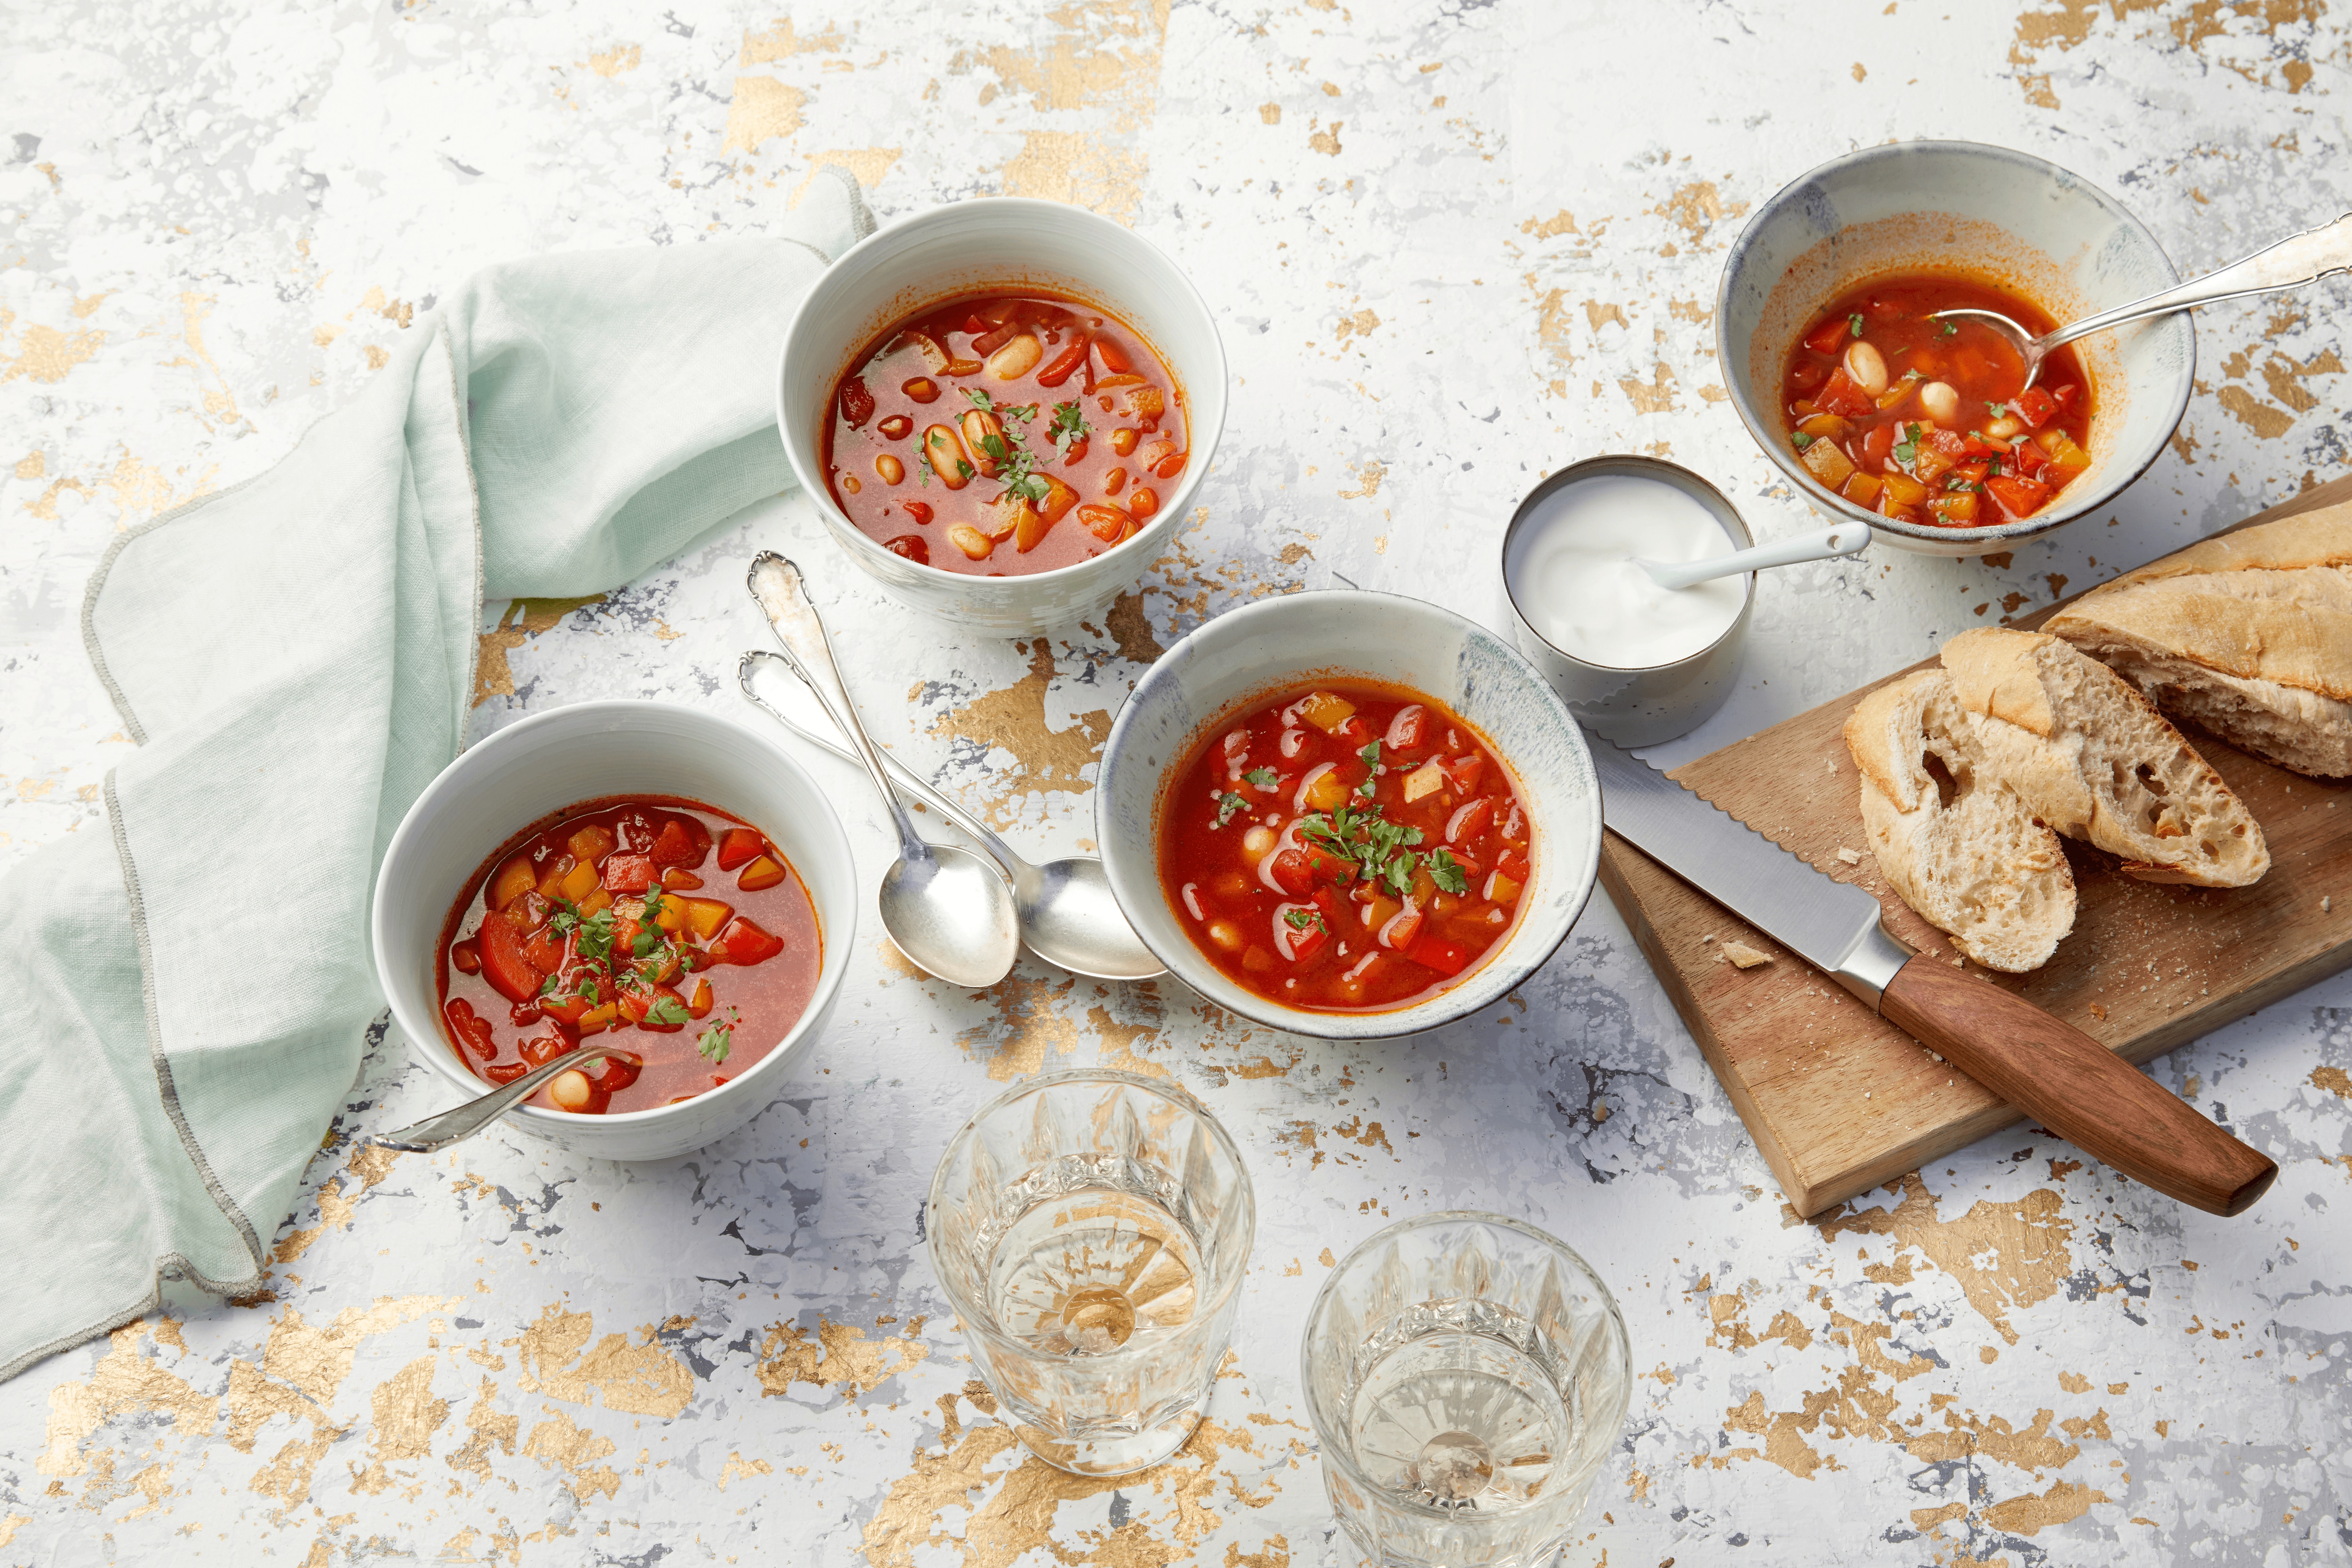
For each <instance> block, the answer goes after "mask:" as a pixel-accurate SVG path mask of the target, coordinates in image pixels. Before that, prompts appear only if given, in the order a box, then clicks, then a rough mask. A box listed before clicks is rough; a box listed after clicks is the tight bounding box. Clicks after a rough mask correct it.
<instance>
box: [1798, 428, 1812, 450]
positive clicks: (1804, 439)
mask: <svg viewBox="0 0 2352 1568" xmlns="http://www.w3.org/2000/svg"><path fill="white" fill-rule="evenodd" d="M1796 442H1797V450H1798V451H1800V452H1801V451H1803V450H1804V449H1805V448H1806V447H1810V446H1811V445H1812V444H1813V438H1812V437H1811V436H1808V435H1806V434H1805V433H1804V432H1803V431H1802V430H1800V431H1798V432H1797V435H1796Z"/></svg>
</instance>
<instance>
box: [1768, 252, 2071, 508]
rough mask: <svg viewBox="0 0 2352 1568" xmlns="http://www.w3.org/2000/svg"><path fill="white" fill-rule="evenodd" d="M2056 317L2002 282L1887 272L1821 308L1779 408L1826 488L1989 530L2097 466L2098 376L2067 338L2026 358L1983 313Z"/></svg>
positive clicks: (2035, 320)
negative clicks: (2088, 371) (2029, 363)
mask: <svg viewBox="0 0 2352 1568" xmlns="http://www.w3.org/2000/svg"><path fill="white" fill-rule="evenodd" d="M1963 309H1966V310H1998V311H2000V313H2001V314H2003V315H2005V316H2007V317H2009V318H2010V319H2011V321H2015V322H2017V323H2018V325H2020V326H2021V327H2023V328H2024V329H2025V330H2026V331H2028V332H2029V333H2032V334H2033V335H2035V336H2037V337H2038V336H2040V335H2041V334H2042V333H2043V332H2046V331H2050V330H2051V329H2052V326H2053V323H2052V321H2051V320H2050V317H2049V315H2048V314H2047V313H2046V312H2045V311H2043V310H2041V309H2040V308H2039V307H2037V306H2035V305H2033V304H2032V302H2030V301H2028V300H2025V299H2023V298H2021V296H2019V295H2016V294H2012V293H2010V292H2009V291H2007V290H2006V289H1998V288H1995V287H1994V286H1993V285H1991V284H1990V283H1986V282H1982V281H1980V280H1978V279H1970V278H1962V277H1955V276H1951V275H1948V274H1945V273H1916V274H1906V275H1904V276H1902V277H1896V278H1883V279H1879V280H1878V281H1877V282H1875V283H1871V284H1868V285H1866V286H1864V287H1862V288H1859V289H1852V290H1850V291H1849V292H1847V293H1846V294H1844V295H1843V296H1842V297H1840V298H1839V299H1838V300H1835V301H1834V302H1832V304H1831V305H1830V306H1829V308H1828V309H1827V310H1823V311H1822V313H1821V314H1820V315H1819V316H1818V317H1816V318H1815V319H1814V321H1813V322H1812V324H1811V325H1810V326H1808V327H1807V328H1806V329H1805V331H1804V332H1803V333H1802V335H1801V337H1800V338H1799V340H1798V342H1797V345H1796V347H1795V348H1794V349H1793V350H1791V351H1790V355H1789V363H1788V369H1787V373H1786V376H1785V384H1784V389H1783V392H1784V395H1783V398H1782V416H1783V418H1784V420H1785V421H1786V425H1787V428H1788V431H1789V438H1790V441H1791V442H1792V443H1793V444H1794V445H1795V447H1796V448H1797V455H1798V459H1799V461H1801V462H1802V463H1803V464H1804V466H1805V468H1806V470H1807V471H1808V472H1809V473H1811V475H1812V476H1813V478H1814V479H1816V480H1818V481H1819V482H1820V483H1821V484H1822V487H1823V488H1825V489H1831V490H1834V491H1836V492H1837V493H1838V494H1839V495H1842V496H1843V497H1844V498H1845V499H1846V500H1850V501H1852V502H1853V503H1854V504H1855V505H1857V506H1860V507H1862V508H1864V509H1865V510H1870V511H1874V512H1876V513H1878V514H1879V515H1880V516H1882V517H1887V518H1893V519H1896V520H1899V521H1904V522H1913V523H1926V524H1929V525H1931V526H1936V527H1943V528H1981V527H1984V526H1987V525H1990V524H1996V523H2004V522H2011V521H2016V520H2017V519H2019V518H2025V517H2032V515H2033V514H2034V513H2036V512H2038V511H2040V510H2042V508H2044V507H2046V506H2048V505H2049V504H2050V500H2051V498H2052V497H2053V496H2054V495H2056V494H2057V493H2058V492H2059V491H2060V490H2062V489H2064V488H2065V487H2066V485H2067V484H2068V483H2069V482H2070V481H2071V480H2073V479H2074V477H2075V476H2076V475H2078V474H2080V473H2082V472H2083V471H2084V469H2085V468H2089V467H2090V466H2091V456H2090V452H2089V450H2088V449H2087V448H2088V444H2089V441H2090V425H2091V390H2090V389H2091V384H2090V381H2089V379H2088V378H2087V377H2086V376H2084V374H2083V367H2082V364H2081V363H2080V362H2079V361H2078V360H2076V359H2075V357H2074V350H2073V349H2072V348H2062V349H2059V350H2057V351H2056V352H2055V353H2052V354H2051V355H2049V357H2047V358H2046V359H2044V360H2043V361H2042V374H2041V375H2040V376H2039V377H2037V378H2036V380H2035V382H2034V384H2033V385H2032V386H2031V387H2027V386H2026V385H2025V362H2024V360H2023V359H2022V358H2021V356H2020V355H2019V354H2018V352H2017V350H2016V348H2015V347H2014V346H2013V345H2012V344H2011V342H2009V340H2008V339H2006V338H2004V337H2002V336H2001V335H2000V333H1999V332H1998V331H1994V330H1993V329H1992V328H1991V327H1990V326H1989V325H1987V324H1986V323H1985V322H1982V321H1971V320H1968V319H1966V318H1962V319H1959V320H1955V321H1937V320H1934V319H1933V317H1934V315H1935V312H1937V311H1938V310H1963Z"/></svg>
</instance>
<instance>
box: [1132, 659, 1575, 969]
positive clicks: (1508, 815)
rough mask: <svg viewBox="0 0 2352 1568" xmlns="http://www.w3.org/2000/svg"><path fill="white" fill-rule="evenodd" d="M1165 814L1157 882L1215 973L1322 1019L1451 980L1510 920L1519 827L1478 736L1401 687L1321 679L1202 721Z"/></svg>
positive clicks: (1523, 838)
mask: <svg viewBox="0 0 2352 1568" xmlns="http://www.w3.org/2000/svg"><path fill="white" fill-rule="evenodd" d="M1175 778H1176V782H1175V784H1174V786H1173V788H1172V789H1171V793H1170V795H1168V797H1167V800H1166V802H1165V804H1164V805H1163V808H1162V811H1161V815H1160V882H1161V886H1162V889H1163V890H1164V891H1165V893H1166V894H1167V897H1168V900H1169V903H1170V904H1171V907H1173V909H1174V910H1176V913H1177V915H1178V917H1179V920H1180V921H1181V923H1182V925H1183V927H1184V929H1185V931H1186V933H1187V934H1188V935H1190V936H1191V937H1192V941H1193V942H1194V943H1195V944H1196V945H1197V946H1198V947H1199V948H1200V950H1201V952H1202V954H1203V955H1205V956H1206V957H1207V958H1208V959H1209V961H1210V962H1211V963H1214V964H1215V965H1216V966H1217V968H1218V969H1219V970H1221V971H1222V972H1223V973H1224V975H1225V976H1226V978H1228V979H1230V980H1231V981H1233V982H1234V984H1237V985H1240V986H1242V987H1243V988H1244V989H1245V990H1248V991H1251V992H1255V994H1258V995H1260V996H1264V997H1266V998H1268V999H1269V1000H1272V1001H1276V1002H1280V1003H1282V1004H1284V1005H1286V1006H1292V1007H1301V1008H1307V1009H1311V1010H1314V1011H1318V1012H1348V1011H1362V1010H1370V1009H1375V1008H1389V1007H1400V1006H1404V1005H1409V1004H1411V1003H1413V1002H1417V1001H1420V1000H1422V999H1423V997H1424V996H1426V995H1428V994H1431V993H1433V992H1436V991H1441V990H1443V989H1444V988H1445V987H1446V986H1448V985H1450V984H1453V983H1454V980H1455V979H1456V978H1457V977H1459V976H1460V975H1461V974H1463V973H1465V971H1467V970H1469V969H1470V968H1472V967H1473V966H1475V965H1476V964H1477V963H1481V962H1482V961H1484V960H1485V959H1486V956H1487V955H1488V954H1489V953H1490V952H1493V951H1494V949H1495V947H1496V944H1498V943H1499V942H1501V941H1502V939H1503V937H1504V935H1505V934H1506V933H1507V932H1508V931H1510V929H1511V923H1512V921H1513V920H1514V919H1515V918H1516V917H1517V913H1518V906H1519V898H1520V894H1521V892H1522V891H1523V890H1524V889H1525V888H1526V886H1527V883H1528V875H1529V860H1528V856H1529V849H1530V843H1531V839H1532V831H1533V830H1532V826H1531V825H1530V824H1529V822H1528V815H1527V812H1526V809H1525V808H1524V807H1523V806H1522V805H1520V802H1519V796H1518V793H1517V789H1516V788H1515V787H1514V785H1513V784H1512V782H1511V775H1510V773H1509V771H1508V770H1507V769H1506V768H1505V767H1504V766H1503V765H1502V763H1501V762H1500V760H1499V759H1497V758H1496V756H1495V755H1494V753H1493V752H1490V751H1489V750H1488V749H1487V748H1486V745H1485V743H1484V742H1482V741H1481V740H1480V739H1479V737H1478V734H1477V732H1476V731H1474V730H1472V729H1471V728H1470V726H1469V725H1468V724H1466V723H1465V722H1463V721H1462V720H1461V719H1460V718H1458V717H1457V716H1456V715H1454V713H1452V712H1450V711H1448V710H1446V709H1445V708H1444V706H1443V705H1442V704H1440V703H1438V702H1435V701H1433V700H1431V699H1429V698H1427V697H1423V696H1421V695H1420V694H1418V693H1416V692H1412V691H1408V690H1404V689H1401V688H1397V687H1388V686H1375V685H1371V684H1369V683H1357V682H1342V683H1325V684H1323V685H1318V686H1315V687H1311V688H1299V689H1292V690H1290V691H1288V692H1286V693H1284V694H1283V695H1280V696H1277V697H1272V698H1268V699H1265V700H1260V701H1257V702H1255V703H1253V704H1251V705H1250V706H1249V707H1248V708H1246V709H1245V710H1242V711H1240V712H1238V713H1236V714H1234V715H1233V716H1231V717H1229V718H1227V719H1226V720H1224V721H1221V722H1219V723H1217V724H1215V725H1213V726H1212V727H1211V728H1210V731H1209V732H1208V737H1207V738H1206V739H1205V740H1203V741H1202V742H1201V743H1200V744H1199V746H1198V747H1196V748H1195V749H1194V751H1193V752H1192V755H1191V757H1190V758H1188V759H1187V760H1186V762H1185V763H1184V765H1183V767H1182V768H1181V770H1179V772H1178V773H1176V775H1175Z"/></svg>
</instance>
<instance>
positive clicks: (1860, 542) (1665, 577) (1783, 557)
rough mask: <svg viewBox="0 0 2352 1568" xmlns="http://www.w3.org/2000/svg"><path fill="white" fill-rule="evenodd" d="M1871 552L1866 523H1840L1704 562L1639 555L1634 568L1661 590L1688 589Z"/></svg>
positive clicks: (1634, 561)
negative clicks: (1734, 576) (1721, 579)
mask: <svg viewBox="0 0 2352 1568" xmlns="http://www.w3.org/2000/svg"><path fill="white" fill-rule="evenodd" d="M1869 548H1870V528H1869V525H1868V524H1866V523H1860V522H1841V523H1837V524H1834V525H1832V527H1829V528H1824V529H1822V530H1821V531H1818V532H1815V533H1807V534H1801V535H1799V536H1798V537H1797V538H1795V539H1784V540H1782V541H1780V542H1779V543H1777V544H1759V545H1758V546H1756V548H1754V549H1753V550H1735V551H1733V552H1731V553H1730V554H1728V555H1710V556H1708V557H1707V558H1706V560H1704V561H1653V560H1651V559H1649V558H1648V557H1647V556H1643V555H1636V556H1634V557H1633V564H1634V565H1636V566H1639V567H1640V568H1641V569H1642V570H1643V572H1645V573H1647V574H1649V577H1650V581H1651V582H1653V583H1655V584H1657V585H1658V586H1659V587H1661V588H1675V589H1679V588H1687V587H1690V586H1692V585H1693V584H1698V583H1706V582H1709V581H1712V580H1713V579H1715V578H1717V577H1728V576H1730V575H1731V574H1733V573H1735V572H1756V571H1760V570H1762V569H1763V568H1765V567H1767V566H1794V565H1796V564H1798V563H1801V562H1805V561H1827V560H1830V559H1831V558H1832V557H1834V556H1839V555H1859V554H1861V553H1862V552H1864V551H1865V550H1867V549H1869Z"/></svg>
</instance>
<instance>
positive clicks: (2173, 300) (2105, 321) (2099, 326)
mask: <svg viewBox="0 0 2352 1568" xmlns="http://www.w3.org/2000/svg"><path fill="white" fill-rule="evenodd" d="M2347 267H2352V213H2347V214H2346V215H2345V216H2342V217H2339V218H2337V219H2336V221H2335V222H2334V223H2327V224H2322V225H2320V226H2318V227H2317V228H2307V229H2305V230H2304V231H2303V232H2302V233H2301V234H2297V235H2292V236H2289V237H2287V238H2285V239H2282V240H2280V241H2279V242H2278V243H2277V244H2276V245H2273V246H2272V247H2269V248H2268V249H2264V250H2257V251H2255V252H2254V253H2253V254H2252V256H2249V257H2247V258H2245V259H2244V260H2243V261H2233V262H2231V264H2230V265H2229V266H2227V267H2224V268H2221V270H2219V271H2218V272H2208V273H2207V274H2205V276H2204V277H2202V278H2198V279H2191V280H2190V281H2189V282H2187V283H2183V284H2181V285H2180V286H2179V288H2177V289H2166V290H2165V291H2164V292H2163V293H2161V294H2150V295H2149V296H2147V298H2146V299H2145V300H2133V301H2132V302H2131V303H2130V304H2128V305H2117V306H2116V308H2115V309H2114V310H2102V311H2100V312H2099V313H2098V314H2097V315H2095V316H2085V317H2084V318H2083V319H2082V320H2081V321H2076V322H2074V324H2072V325H2071V326H2064V327H2061V328H2059V329H2058V330H2057V331H2054V332H2044V333H2043V334H2042V336H2040V337H2038V338H2037V337H2035V336H2034V335H2033V334H2032V333H2031V332H2029V331H2026V330H2025V329H2024V328H2023V327H2021V326H2019V325H2018V324H2017V323H2016V322H2015V321H2011V319H2010V318H2009V317H2007V316H2004V315H2002V314H2001V313H2000V311H1999V310H1937V311H1936V312H1935V314H1934V317H1933V318H1932V319H1934V320H1937V321H1941V320H1944V319H1946V318H1958V317H1967V318H1968V319H1969V320H1971V321H1982V322H1984V323H1985V324H1986V325H1987V326H1990V327H1991V328H1992V329H1993V330H1994V331H1997V332H1999V333H2000V335H2001V336H2002V337H2005V338H2007V339H2008V340H2009V341H2010V342H2011V344H2012V345H2013V346H2014V347H2015V348H2016V350H2017V352H2018V353H2021V354H2023V355H2024V356H2025V385H2026V386H2032V384H2033V378H2034V377H2035V376H2038V375H2040V374H2042V360H2043V359H2044V358H2046V357H2047V356H2048V355H2049V353H2050V351H2051V350H2053V349H2055V348H2058V347H2059V346H2061V345H2062V344H2065V343H2071V342H2074V340H2075V339H2076V338H2079V337H2082V336H2084V334H2085V333H2089V332H2102V331H2106V330H2107V329H2108V328H2109V327H2120V326H2122V325H2123V324H2124V323H2125V322H2126V321H2138V320H2139V319H2140V318H2141V317H2142V316H2161V315H2164V314H2165V313H2167V312H2168V311H2172V310H2190V309H2193V308H2195V307H2196V306H2199V305H2210V304H2211V303H2213V301H2214V300H2234V299H2236V298H2238V297H2239V296H2240V295H2242V294H2267V293H2270V292H2271V291H2272V290H2273V289H2294V288H2298V287H2300V286H2302V285H2303V284H2305V283H2312V282H2316V281H2317V280H2318V279H2322V278H2325V277H2326V276H2327V275H2328V274H2329V273H2331V272H2341V271H2343V270H2344V269H2345V268H2347ZM2020 390H2023V388H2020Z"/></svg>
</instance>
